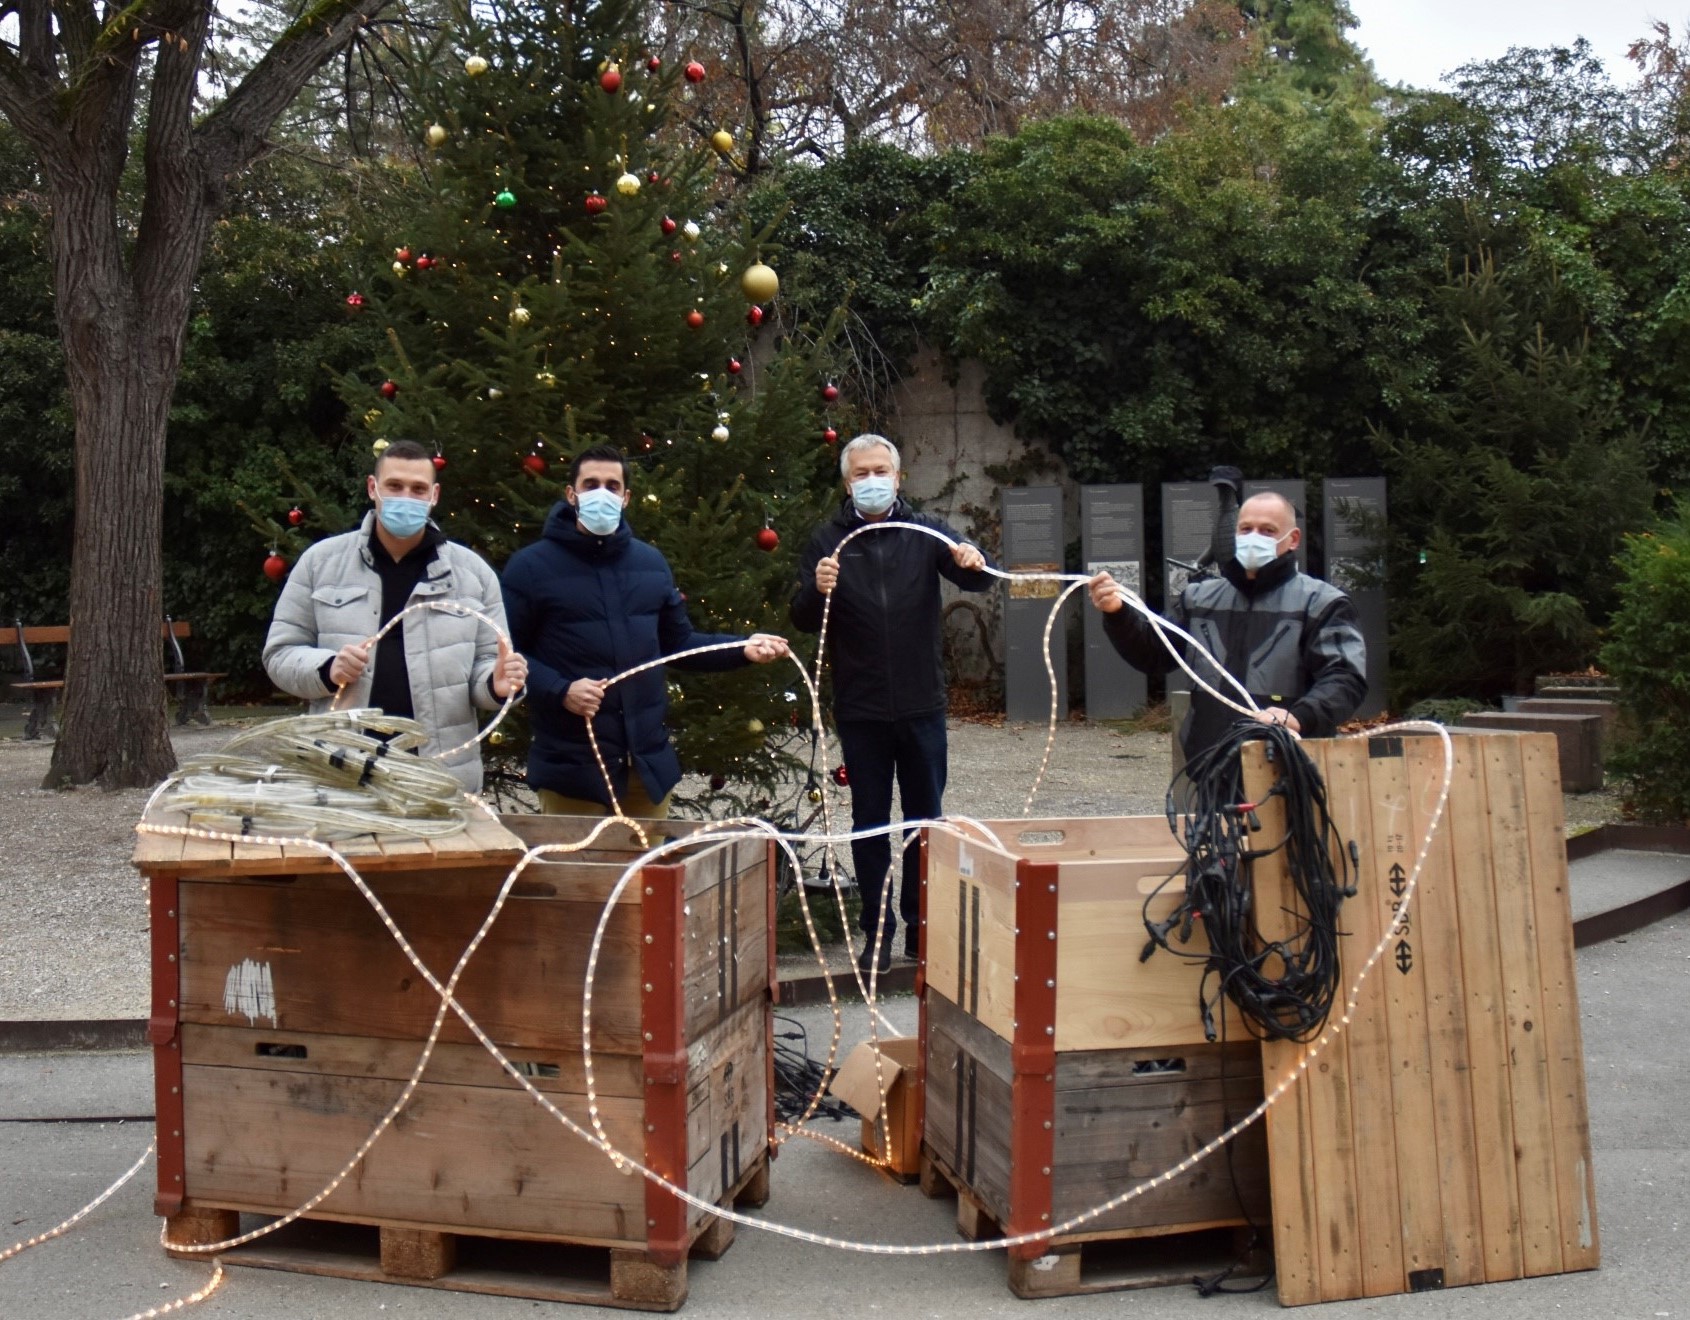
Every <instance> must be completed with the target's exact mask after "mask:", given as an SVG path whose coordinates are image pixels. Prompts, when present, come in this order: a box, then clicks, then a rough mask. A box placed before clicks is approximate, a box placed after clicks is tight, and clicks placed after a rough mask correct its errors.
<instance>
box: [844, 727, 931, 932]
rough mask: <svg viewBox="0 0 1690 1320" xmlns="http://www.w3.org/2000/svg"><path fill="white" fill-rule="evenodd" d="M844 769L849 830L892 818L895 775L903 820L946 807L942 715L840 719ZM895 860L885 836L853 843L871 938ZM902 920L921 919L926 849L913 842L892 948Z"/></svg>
mask: <svg viewBox="0 0 1690 1320" xmlns="http://www.w3.org/2000/svg"><path fill="white" fill-rule="evenodd" d="M835 727H836V728H837V729H838V730H839V745H840V749H841V751H842V752H843V754H844V757H845V770H846V773H847V774H848V775H849V776H850V782H851V828H852V829H857V830H866V829H873V828H874V827H875V826H877V825H885V824H886V823H887V822H888V821H890V820H891V819H892V778H893V775H894V774H895V775H896V776H897V780H898V802H899V805H900V806H901V807H902V809H903V815H904V819H905V820H925V819H928V818H929V817H934V816H937V815H939V813H940V812H941V811H942V810H943V809H944V808H943V806H942V805H941V804H942V801H943V799H944V796H945V761H946V751H945V713H944V711H936V712H934V713H933V714H931V715H919V716H917V717H916V718H914V719H907V720H836V721H835ZM891 860H892V840H891V836H890V835H886V834H882V835H880V836H878V837H876V838H873V839H858V840H857V841H856V842H854V843H853V844H852V845H851V862H852V864H853V866H854V867H855V869H856V872H857V888H858V890H859V891H861V893H862V896H863V911H862V916H861V917H860V918H859V923H858V924H859V925H861V926H862V929H863V931H864V933H865V934H867V935H870V936H872V935H873V934H874V928H875V923H876V921H878V920H879V915H880V902H881V890H882V889H883V888H884V886H885V883H886V871H887V867H888V866H889V865H890V864H891ZM900 916H901V917H902V918H903V921H904V926H905V928H906V930H907V931H910V932H914V931H916V930H918V929H919V928H920V927H919V923H920V920H921V848H920V845H919V843H915V842H912V843H911V844H910V846H909V847H908V848H906V849H905V850H904V884H903V888H902V890H901V891H900V893H899V896H898V903H897V907H896V910H895V911H894V910H892V908H891V905H890V904H888V911H887V913H886V927H885V933H884V934H883V935H882V936H881V939H882V941H883V942H887V943H889V942H890V941H891V939H892V933H893V932H894V931H895V930H897V928H898V918H899V917H900Z"/></svg>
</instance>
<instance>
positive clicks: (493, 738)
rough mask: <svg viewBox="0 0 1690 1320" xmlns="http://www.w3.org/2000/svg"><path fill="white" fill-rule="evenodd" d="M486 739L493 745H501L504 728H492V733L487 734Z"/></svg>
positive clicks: (503, 737)
mask: <svg viewBox="0 0 1690 1320" xmlns="http://www.w3.org/2000/svg"><path fill="white" fill-rule="evenodd" d="M487 741H488V742H490V743H492V744H493V746H495V747H499V746H502V745H503V743H504V741H505V734H504V730H502V729H494V730H493V732H492V733H490V734H488V735H487Z"/></svg>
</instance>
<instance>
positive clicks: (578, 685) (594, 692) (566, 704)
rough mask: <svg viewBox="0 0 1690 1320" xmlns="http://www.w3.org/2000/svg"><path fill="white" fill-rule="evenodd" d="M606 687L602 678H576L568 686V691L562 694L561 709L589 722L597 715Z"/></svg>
mask: <svg viewBox="0 0 1690 1320" xmlns="http://www.w3.org/2000/svg"><path fill="white" fill-rule="evenodd" d="M607 686H608V685H607V684H606V683H605V681H604V680H603V679H602V678H578V679H576V680H575V681H574V682H573V683H571V684H570V685H569V691H568V692H565V693H564V694H563V708H564V709H565V710H566V711H568V712H569V713H570V714H571V715H579V716H580V717H581V718H582V719H584V720H590V719H592V718H593V716H595V715H597V714H598V713H599V705H600V703H602V702H603V701H604V690H605V688H606V687H607Z"/></svg>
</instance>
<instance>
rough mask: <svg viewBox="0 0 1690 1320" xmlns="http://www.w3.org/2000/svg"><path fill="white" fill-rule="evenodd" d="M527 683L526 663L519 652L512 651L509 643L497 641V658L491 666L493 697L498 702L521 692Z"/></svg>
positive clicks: (502, 640)
mask: <svg viewBox="0 0 1690 1320" xmlns="http://www.w3.org/2000/svg"><path fill="white" fill-rule="evenodd" d="M527 682H528V661H527V660H525V659H523V657H522V653H521V652H520V651H513V650H512V649H511V647H510V643H508V642H506V641H505V640H504V639H503V638H501V639H500V640H499V658H498V660H497V661H495V662H494V664H493V695H494V696H496V697H497V698H499V700H500V701H503V700H505V699H506V698H507V697H509V696H510V694H511V693H513V692H520V691H522V689H523V687H524V685H525V684H527Z"/></svg>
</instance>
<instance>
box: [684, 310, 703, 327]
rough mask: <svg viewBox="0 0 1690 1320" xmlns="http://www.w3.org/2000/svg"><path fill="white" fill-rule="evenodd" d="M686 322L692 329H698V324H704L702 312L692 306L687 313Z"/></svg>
mask: <svg viewBox="0 0 1690 1320" xmlns="http://www.w3.org/2000/svg"><path fill="white" fill-rule="evenodd" d="M687 324H688V325H690V326H691V327H692V328H693V329H694V330H696V329H698V327H699V326H701V325H703V324H704V313H703V312H701V311H699V310H698V308H696V307H694V308H693V309H692V310H691V311H690V312H688V313H687Z"/></svg>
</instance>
